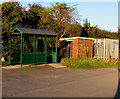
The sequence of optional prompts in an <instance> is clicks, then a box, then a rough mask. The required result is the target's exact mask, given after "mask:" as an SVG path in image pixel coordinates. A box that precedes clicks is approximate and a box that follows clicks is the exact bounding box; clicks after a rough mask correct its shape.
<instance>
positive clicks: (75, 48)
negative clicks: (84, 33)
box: [60, 37, 94, 58]
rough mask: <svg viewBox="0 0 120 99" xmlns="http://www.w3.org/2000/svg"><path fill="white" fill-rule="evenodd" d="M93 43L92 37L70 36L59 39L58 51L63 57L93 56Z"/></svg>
mask: <svg viewBox="0 0 120 99" xmlns="http://www.w3.org/2000/svg"><path fill="white" fill-rule="evenodd" d="M93 43H94V40H93V39H92V38H85V37H71V38H62V39H60V44H61V47H60V53H62V54H63V57H72V58H77V57H91V58H92V57H93Z"/></svg>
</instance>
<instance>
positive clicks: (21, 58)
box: [20, 33, 23, 67]
mask: <svg viewBox="0 0 120 99" xmlns="http://www.w3.org/2000/svg"><path fill="white" fill-rule="evenodd" d="M22 64H23V35H22V33H21V57H20V65H21V67H22Z"/></svg>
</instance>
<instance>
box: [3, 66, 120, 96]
mask: <svg viewBox="0 0 120 99" xmlns="http://www.w3.org/2000/svg"><path fill="white" fill-rule="evenodd" d="M53 65H54V64H53ZM55 65H56V64H55ZM58 65H59V64H58ZM2 76H3V80H2V88H3V92H2V95H3V97H114V96H115V95H116V92H117V89H118V68H104V69H95V70H82V69H72V68H66V67H65V68H54V66H53V67H51V66H50V65H48V66H45V65H44V66H36V67H23V68H16V69H4V68H3V69H2Z"/></svg>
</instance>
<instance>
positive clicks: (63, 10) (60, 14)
mask: <svg viewBox="0 0 120 99" xmlns="http://www.w3.org/2000/svg"><path fill="white" fill-rule="evenodd" d="M49 10H50V13H51V16H52V18H53V21H54V24H55V26H56V29H54V31H55V32H56V33H57V34H58V37H59V38H62V37H64V36H66V35H69V34H70V33H69V32H68V31H69V30H70V28H71V24H74V23H75V22H76V20H75V19H74V17H73V16H74V15H75V13H74V11H75V8H73V7H70V6H68V5H67V4H66V3H55V4H52V7H50V8H49Z"/></svg>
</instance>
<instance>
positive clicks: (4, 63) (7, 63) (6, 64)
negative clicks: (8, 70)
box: [1, 61, 9, 66]
mask: <svg viewBox="0 0 120 99" xmlns="http://www.w3.org/2000/svg"><path fill="white" fill-rule="evenodd" d="M1 64H2V66H8V65H9V62H8V61H6V62H2V63H1Z"/></svg>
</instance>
